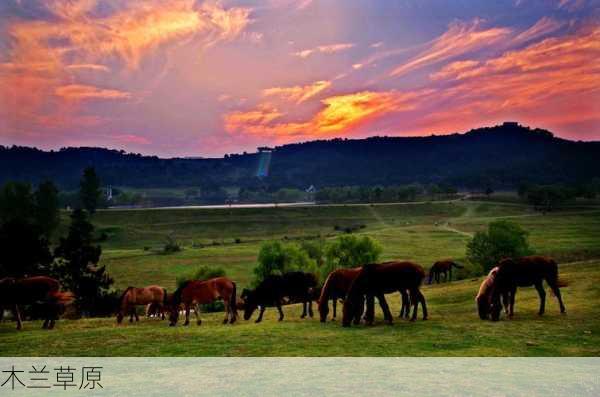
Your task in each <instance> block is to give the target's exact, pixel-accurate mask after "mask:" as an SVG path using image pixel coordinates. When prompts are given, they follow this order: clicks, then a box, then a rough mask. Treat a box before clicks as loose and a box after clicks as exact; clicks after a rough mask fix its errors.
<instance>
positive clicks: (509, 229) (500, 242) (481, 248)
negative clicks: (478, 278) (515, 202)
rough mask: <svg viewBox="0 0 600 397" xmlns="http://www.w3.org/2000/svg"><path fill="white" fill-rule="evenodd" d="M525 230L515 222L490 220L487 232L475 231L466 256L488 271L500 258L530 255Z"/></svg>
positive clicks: (530, 251)
mask: <svg viewBox="0 0 600 397" xmlns="http://www.w3.org/2000/svg"><path fill="white" fill-rule="evenodd" d="M527 235H528V233H527V231H525V230H523V229H522V228H521V226H519V225H517V224H516V223H513V222H510V221H506V220H500V221H495V222H491V223H490V224H489V225H488V231H487V232H477V233H475V236H473V239H472V240H471V241H470V242H469V243H468V244H467V258H468V259H469V260H470V261H471V262H473V263H475V264H478V265H480V266H481V267H482V268H483V270H484V271H485V272H488V271H490V270H491V269H492V268H493V267H494V266H496V264H497V263H498V262H499V261H500V260H501V259H502V258H512V257H521V256H526V255H531V254H532V252H533V251H532V250H531V248H530V247H529V242H528V241H527Z"/></svg>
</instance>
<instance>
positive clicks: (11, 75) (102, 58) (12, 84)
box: [0, 0, 250, 126]
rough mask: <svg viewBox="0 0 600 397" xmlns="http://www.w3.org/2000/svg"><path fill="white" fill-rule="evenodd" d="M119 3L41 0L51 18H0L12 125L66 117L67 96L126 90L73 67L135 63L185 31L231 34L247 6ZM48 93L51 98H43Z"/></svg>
mask: <svg viewBox="0 0 600 397" xmlns="http://www.w3.org/2000/svg"><path fill="white" fill-rule="evenodd" d="M124 4H125V7H126V8H122V9H118V10H116V11H115V12H113V13H111V14H108V15H106V16H102V17H99V16H97V15H93V11H95V10H97V8H98V6H99V5H100V2H99V1H97V0H56V1H48V2H45V3H44V5H45V6H46V7H47V9H48V11H49V12H51V13H52V14H53V18H52V20H43V19H40V20H20V19H16V18H15V19H12V20H10V21H8V23H7V28H6V31H7V34H8V37H9V38H10V41H9V43H10V47H9V48H8V50H7V52H6V54H5V58H6V59H7V62H5V63H4V64H1V65H0V84H1V85H2V87H3V90H2V93H1V97H0V101H1V102H2V108H3V109H2V110H0V112H1V114H0V116H2V115H4V113H7V114H6V117H5V118H6V119H7V120H8V124H9V125H13V126H15V125H20V124H23V123H25V122H29V123H30V124H31V123H35V121H36V120H38V121H39V122H40V123H41V121H42V120H44V119H45V118H52V119H56V120H68V117H67V116H66V113H67V112H69V111H70V112H71V113H73V112H74V111H75V110H76V109H75V108H73V106H72V102H74V101H77V100H86V99H91V98H113V99H114V98H125V97H129V96H130V95H131V94H129V93H123V92H121V91H116V90H102V89H93V87H92V88H89V87H87V85H86V84H85V82H83V81H77V80H78V79H79V78H81V77H82V76H81V74H79V73H77V72H78V71H81V70H87V71H91V72H94V71H95V72H106V71H108V70H109V68H108V66H106V63H107V62H110V63H111V64H112V65H115V64H116V65H117V66H114V67H119V66H124V67H126V68H128V69H136V68H138V67H139V65H140V63H141V61H142V59H143V58H144V57H145V56H146V55H147V54H149V53H151V52H153V51H154V50H156V49H158V48H159V47H163V46H166V45H172V44H180V43H185V42H188V41H189V40H192V39H193V40H195V41H194V42H195V43H198V44H199V45H200V46H201V47H203V48H206V47H210V46H213V45H215V44H216V43H219V42H226V41H230V40H233V39H235V38H236V37H238V36H239V35H240V33H241V32H242V31H243V30H244V29H245V27H246V26H247V25H248V23H249V12H250V10H248V9H246V8H239V7H232V8H227V9H225V8H223V6H221V5H220V3H216V2H205V3H203V4H201V5H197V4H196V2H195V1H194V0H172V1H169V2H165V1H158V0H153V1H144V2H124ZM92 15H93V16H92ZM63 86H67V88H65V87H63ZM4 87H6V88H4ZM51 97H53V98H54V100H50V99H48V98H51ZM60 99H68V100H69V102H70V104H69V105H68V106H66V107H65V106H63V104H61V103H60V102H59V100H60ZM42 108H43V111H44V112H46V113H48V112H55V113H56V115H55V116H56V117H54V116H52V115H49V114H46V115H42V114H40V111H41V109H42ZM73 120H77V118H76V117H73ZM66 122H67V124H68V121H66Z"/></svg>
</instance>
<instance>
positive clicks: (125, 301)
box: [117, 285, 167, 324]
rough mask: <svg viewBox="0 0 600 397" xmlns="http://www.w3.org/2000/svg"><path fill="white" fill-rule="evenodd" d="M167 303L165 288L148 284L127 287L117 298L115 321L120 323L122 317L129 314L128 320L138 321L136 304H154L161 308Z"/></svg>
mask: <svg viewBox="0 0 600 397" xmlns="http://www.w3.org/2000/svg"><path fill="white" fill-rule="evenodd" d="M166 303H167V290H166V289H164V288H163V287H161V286H159V285H149V286H147V287H143V288H136V287H128V288H127V289H126V290H125V291H124V292H123V294H122V295H121V299H120V300H119V312H118V313H117V323H119V324H121V322H122V321H123V317H124V316H126V315H127V314H129V322H132V321H133V318H134V317H135V321H140V317H139V316H138V314H137V311H136V306H140V305H144V306H146V305H154V306H155V307H158V308H161V307H163V306H165V305H166Z"/></svg>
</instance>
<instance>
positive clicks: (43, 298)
mask: <svg viewBox="0 0 600 397" xmlns="http://www.w3.org/2000/svg"><path fill="white" fill-rule="evenodd" d="M71 301H73V294H72V293H71V292H60V283H59V282H58V280H56V279H53V278H50V277H46V276H36V277H27V278H23V279H15V278H12V277H7V278H3V279H2V280H0V309H1V310H2V311H4V307H10V308H11V309H12V311H13V314H14V316H15V318H16V319H17V329H18V330H20V329H22V328H23V323H22V321H21V313H20V312H19V305H31V304H38V303H39V304H41V305H42V306H41V307H42V309H43V311H44V312H45V319H44V324H43V325H42V328H44V329H52V328H54V324H55V323H56V320H57V319H58V315H59V314H60V310H61V307H62V306H63V305H65V304H67V303H70V302H71Z"/></svg>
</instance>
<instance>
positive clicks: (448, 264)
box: [428, 260, 464, 284]
mask: <svg viewBox="0 0 600 397" xmlns="http://www.w3.org/2000/svg"><path fill="white" fill-rule="evenodd" d="M453 267H455V268H457V269H462V268H464V266H461V265H459V264H458V263H456V262H454V261H451V260H444V261H437V262H435V263H434V264H433V265H432V266H431V268H430V269H429V282H428V284H431V282H432V281H433V280H434V279H435V282H436V283H438V284H439V283H440V276H441V275H442V274H443V275H444V280H446V281H452V268H453Z"/></svg>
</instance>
